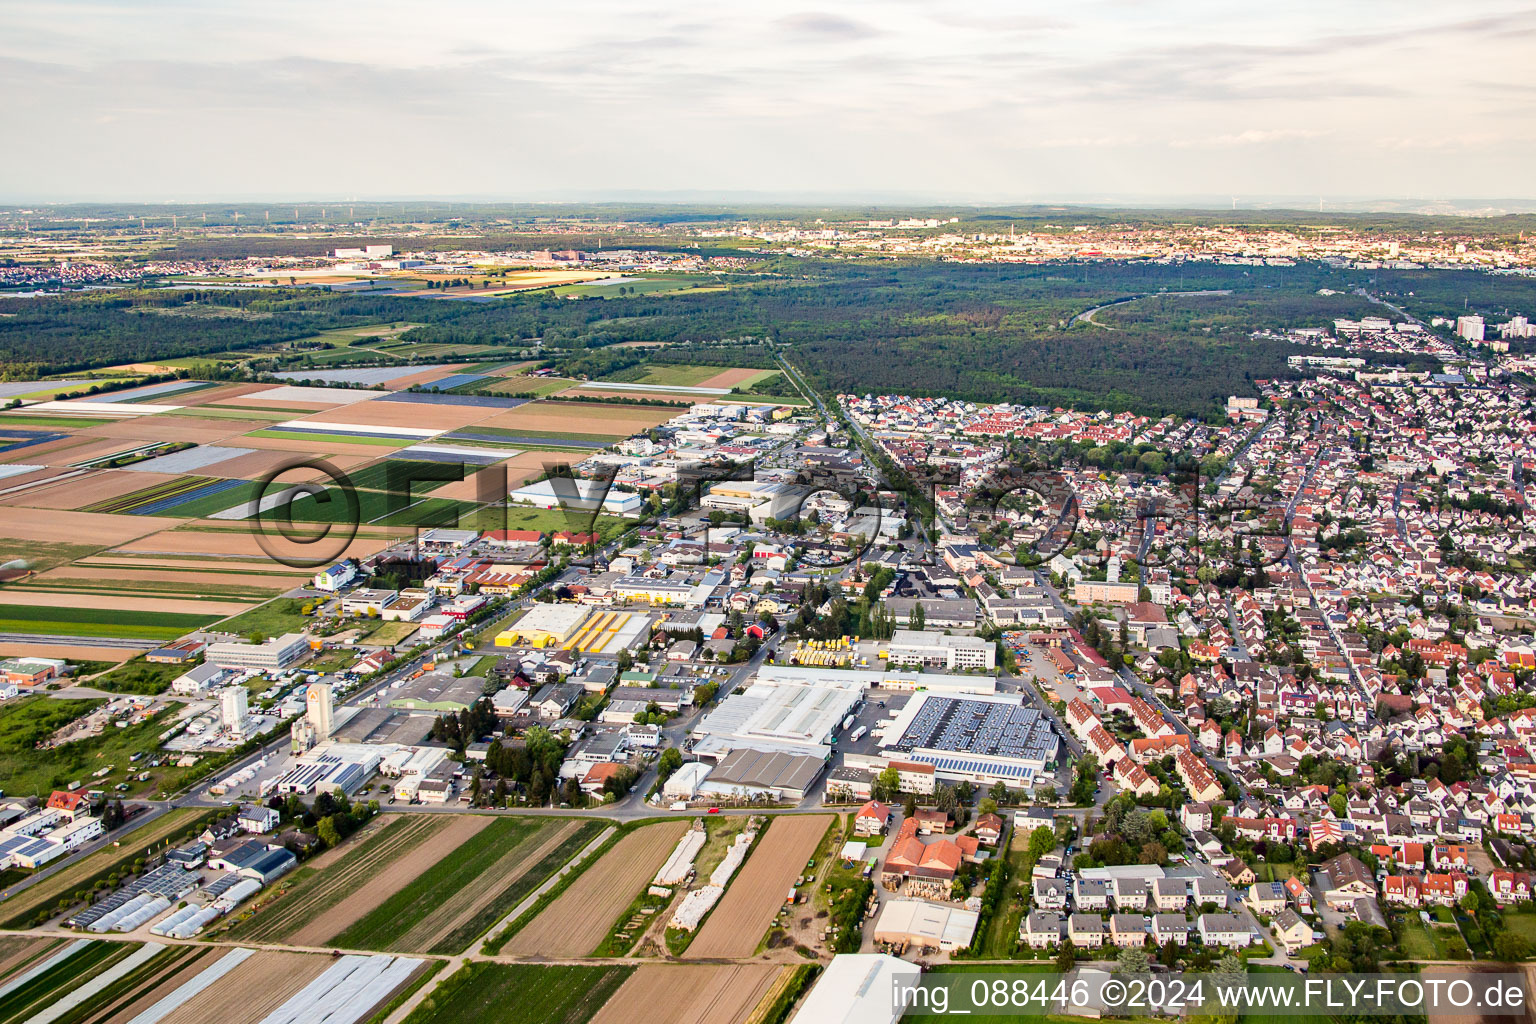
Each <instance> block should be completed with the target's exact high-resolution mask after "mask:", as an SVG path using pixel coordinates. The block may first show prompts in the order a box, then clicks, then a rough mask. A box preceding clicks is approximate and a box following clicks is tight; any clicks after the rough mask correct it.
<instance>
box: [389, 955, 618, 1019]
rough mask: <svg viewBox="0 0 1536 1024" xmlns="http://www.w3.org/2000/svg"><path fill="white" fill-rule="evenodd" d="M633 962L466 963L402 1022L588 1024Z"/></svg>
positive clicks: (616, 988) (614, 990)
mask: <svg viewBox="0 0 1536 1024" xmlns="http://www.w3.org/2000/svg"><path fill="white" fill-rule="evenodd" d="M632 971H634V968H633V967H618V966H601V965H596V964H594V965H591V966H586V965H582V966H560V965H550V966H545V965H542V964H493V963H487V962H485V961H479V962H475V963H470V964H466V965H465V966H464V967H462V968H460V969H459V970H458V971H457V972H456V973H454V974H453V975H452V976H450V977H448V978H446V979H445V980H444V981H443V982H442V984H441V985H439V986H438V987H437V989H435V990H434V991H433V992H432V993H431V994H429V995H428V996H427V997H426V998H425V999H423V1000H422V1002H421V1004H420V1005H419V1006H418V1007H417V1008H416V1009H415V1011H414V1012H412V1013H411V1015H410V1016H409V1017H407V1018H406V1024H586V1022H587V1021H589V1020H591V1019H592V1017H593V1014H595V1013H597V1011H598V1009H599V1008H600V1007H602V1006H603V1004H604V1003H606V1002H607V1001H608V1000H609V998H610V997H611V996H612V995H613V994H614V992H616V991H617V990H618V989H619V987H620V986H621V985H623V984H624V983H625V981H626V980H627V979H628V978H629V976H630V974H631V972H632Z"/></svg>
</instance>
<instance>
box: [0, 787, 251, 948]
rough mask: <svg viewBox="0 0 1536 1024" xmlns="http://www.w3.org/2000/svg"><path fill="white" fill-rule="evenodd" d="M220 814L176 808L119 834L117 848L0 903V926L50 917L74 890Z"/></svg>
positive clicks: (179, 839) (193, 832)
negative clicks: (44, 913) (38, 917)
mask: <svg viewBox="0 0 1536 1024" xmlns="http://www.w3.org/2000/svg"><path fill="white" fill-rule="evenodd" d="M7 789H9V787H7ZM220 813H221V812H220V811H219V810H218V809H214V810H209V809H207V808H200V807H178V808H174V809H172V810H169V811H167V812H165V813H164V814H162V815H160V816H159V817H157V818H155V819H153V820H152V821H150V822H148V823H147V824H144V825H141V826H139V827H138V828H134V829H131V830H129V831H127V832H123V833H119V834H118V835H117V837H116V839H117V842H118V844H119V845H118V846H117V847H111V846H109V847H106V848H105V849H102V850H98V851H96V852H95V853H93V854H91V855H90V856H88V857H82V858H81V859H80V860H77V861H75V862H74V863H72V864H69V865H68V866H66V867H64V868H62V869H60V870H58V871H55V872H54V873H53V874H51V875H48V876H47V877H46V878H44V879H43V880H41V881H39V882H38V883H37V884H35V885H30V886H28V887H27V888H25V889H23V890H21V891H20V892H17V893H15V894H14V895H12V896H10V897H8V898H6V899H5V900H4V901H3V902H0V928H25V927H29V926H31V925H32V923H33V921H34V920H35V919H36V918H37V916H38V914H39V913H41V912H47V913H48V914H49V915H50V916H51V915H52V913H53V912H54V910H55V909H56V906H57V904H59V903H60V902H61V901H63V900H68V899H71V897H73V896H74V895H75V894H76V893H77V892H86V891H89V890H90V889H91V887H92V886H94V885H95V884H96V881H97V880H98V879H103V878H106V877H107V876H108V875H111V874H112V873H113V872H118V871H122V870H124V869H126V868H127V867H128V866H130V865H131V864H132V863H133V861H134V860H135V859H137V858H139V857H144V856H147V855H149V854H151V853H159V852H162V851H163V850H165V849H166V848H168V847H169V846H174V845H177V844H179V843H182V842H185V841H186V840H187V839H190V838H191V837H192V836H194V835H196V834H197V833H198V832H200V831H202V829H203V826H204V824H205V823H206V822H208V821H210V820H212V819H213V818H214V817H217V816H218V815H219V814H220Z"/></svg>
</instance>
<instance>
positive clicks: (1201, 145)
mask: <svg viewBox="0 0 1536 1024" xmlns="http://www.w3.org/2000/svg"><path fill="white" fill-rule="evenodd" d="M1327 134H1329V133H1328V132H1325V131H1320V130H1318V129H1315V128H1268V129H1265V128H1249V129H1247V130H1246V131H1241V132H1232V133H1228V134H1226V135H1213V136H1209V137H1206V138H1199V139H1175V140H1172V141H1170V142H1169V143H1168V145H1169V146H1171V147H1173V148H1174V149H1208V148H1211V147H1221V148H1229V147H1235V146H1269V145H1273V144H1275V143H1277V142H1298V141H1300V140H1302V139H1316V138H1320V137H1322V136H1324V135H1327Z"/></svg>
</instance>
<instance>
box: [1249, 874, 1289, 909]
mask: <svg viewBox="0 0 1536 1024" xmlns="http://www.w3.org/2000/svg"><path fill="white" fill-rule="evenodd" d="M1244 902H1245V903H1247V904H1248V909H1249V910H1251V911H1253V912H1254V913H1255V914H1263V915H1264V916H1265V917H1273V916H1275V915H1276V914H1278V913H1280V911H1282V910H1284V909H1285V885H1284V884H1283V883H1281V882H1254V883H1253V884H1252V885H1250V886H1249V887H1248V895H1247V897H1246V898H1245V900H1244Z"/></svg>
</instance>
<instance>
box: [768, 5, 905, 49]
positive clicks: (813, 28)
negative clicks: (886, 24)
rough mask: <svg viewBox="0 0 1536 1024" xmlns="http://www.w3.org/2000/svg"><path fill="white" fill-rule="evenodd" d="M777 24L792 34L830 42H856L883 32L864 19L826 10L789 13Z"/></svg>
mask: <svg viewBox="0 0 1536 1024" xmlns="http://www.w3.org/2000/svg"><path fill="white" fill-rule="evenodd" d="M776 24H777V25H778V26H779V27H780V28H782V29H784V30H785V31H786V32H788V33H790V34H792V35H798V36H809V37H813V38H819V39H822V40H826V41H829V42H854V41H857V40H860V39H873V38H874V37H876V36H878V35H881V34H882V33H881V32H880V30H879V29H877V28H874V27H873V26H871V25H866V24H865V23H863V22H862V21H854V20H853V19H852V18H845V17H843V16H842V15H840V14H828V13H826V12H824V11H802V12H800V13H799V14H788V15H785V16H784V17H782V18H780V19H778V21H777V23H776Z"/></svg>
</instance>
